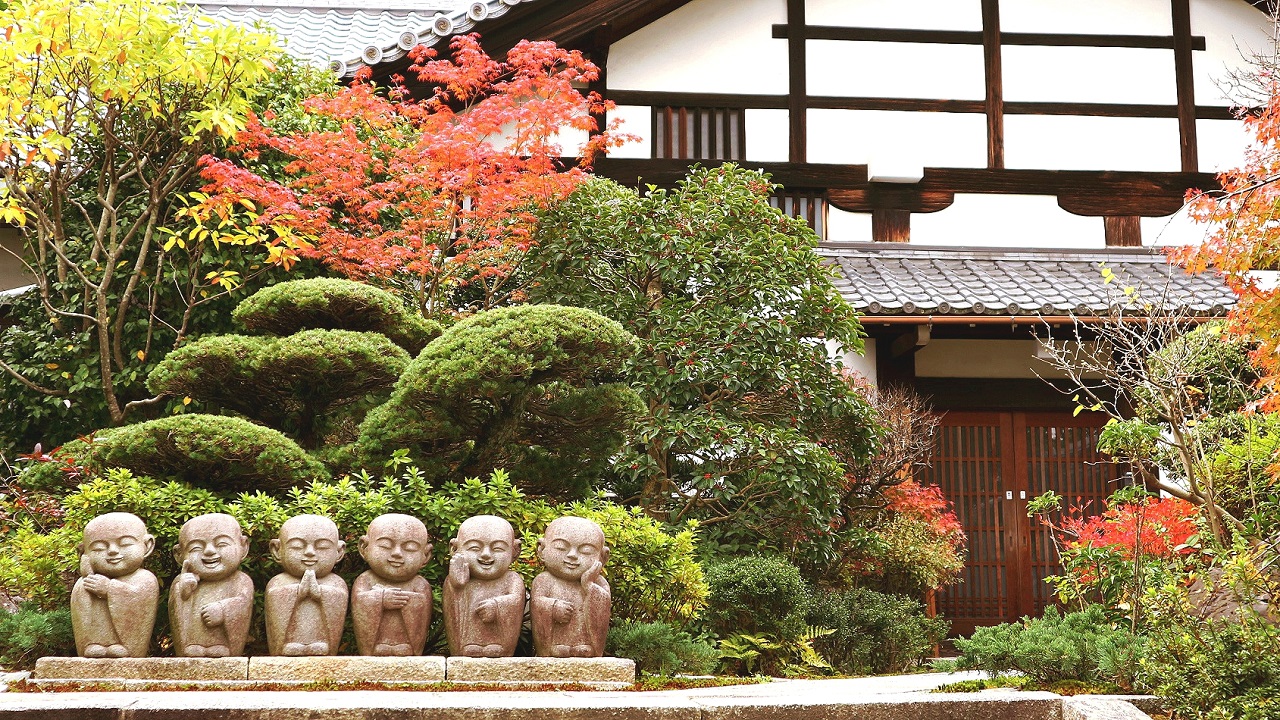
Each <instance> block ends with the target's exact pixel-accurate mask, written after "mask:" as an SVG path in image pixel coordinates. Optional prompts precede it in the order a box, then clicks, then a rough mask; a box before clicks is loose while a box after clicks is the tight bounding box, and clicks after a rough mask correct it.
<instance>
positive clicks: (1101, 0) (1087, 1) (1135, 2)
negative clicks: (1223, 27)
mask: <svg viewBox="0 0 1280 720" xmlns="http://www.w3.org/2000/svg"><path fill="white" fill-rule="evenodd" d="M1233 2H1237V3H1240V0H1233ZM975 4H976V3H975ZM1240 4H1243V3H1240ZM1172 18H1173V14H1172V11H1171V10H1170V7H1169V0H1003V1H1002V2H1001V3H1000V30H1001V32H1036V33H1046V32H1047V33H1108V34H1112V35H1171V34H1173V19H1172Z"/></svg>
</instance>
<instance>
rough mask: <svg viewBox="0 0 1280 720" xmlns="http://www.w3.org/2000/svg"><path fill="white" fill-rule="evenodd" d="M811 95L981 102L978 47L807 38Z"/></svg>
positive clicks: (979, 50) (980, 56)
mask: <svg viewBox="0 0 1280 720" xmlns="http://www.w3.org/2000/svg"><path fill="white" fill-rule="evenodd" d="M808 53H809V55H808V57H807V58H806V60H805V63H806V69H807V70H808V73H809V76H808V85H809V94H810V95H844V96H849V95H854V96H865V97H899V98H937V99H943V100H981V99H982V97H983V94H984V92H985V87H986V85H985V81H984V79H983V77H984V75H983V69H982V48H981V47H980V46H977V45H928V44H921V43H891V42H852V41H848V40H810V41H809V42H808Z"/></svg>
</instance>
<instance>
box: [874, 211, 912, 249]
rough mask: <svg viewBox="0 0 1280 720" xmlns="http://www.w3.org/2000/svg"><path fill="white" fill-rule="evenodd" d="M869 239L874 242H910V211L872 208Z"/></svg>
mask: <svg viewBox="0 0 1280 720" xmlns="http://www.w3.org/2000/svg"><path fill="white" fill-rule="evenodd" d="M871 239H872V240H873V241H875V242H891V243H905V242H911V211H910V210H897V209H891V208H880V209H876V210H872V211H871Z"/></svg>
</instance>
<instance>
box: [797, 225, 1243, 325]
mask: <svg viewBox="0 0 1280 720" xmlns="http://www.w3.org/2000/svg"><path fill="white" fill-rule="evenodd" d="M818 252H819V254H821V255H822V256H823V257H825V258H827V259H828V261H830V262H831V263H833V264H835V265H836V266H837V267H839V268H840V270H841V277H840V278H839V279H838V280H837V282H836V285H837V287H838V288H839V289H840V293H841V294H842V295H844V297H845V299H846V300H848V301H849V303H850V304H852V305H853V306H854V308H855V309H857V310H858V311H859V312H862V313H865V314H867V315H1001V316H1010V315H1014V316H1016V315H1031V316H1034V315H1070V314H1076V315H1091V314H1098V313H1105V312H1107V310H1108V309H1109V308H1110V307H1111V306H1112V305H1113V304H1116V303H1124V302H1125V301H1126V296H1125V294H1124V288H1126V287H1133V288H1134V292H1135V295H1136V296H1137V297H1146V298H1158V299H1162V300H1163V302H1164V303H1165V304H1170V303H1172V304H1174V305H1177V306H1179V307H1182V308H1185V309H1186V310H1188V311H1190V312H1192V313H1195V314H1201V315H1221V314H1223V313H1225V312H1226V311H1227V310H1228V309H1229V308H1230V307H1231V305H1232V304H1234V303H1235V300H1236V296H1235V294H1234V293H1233V292H1232V291H1231V290H1230V289H1229V288H1227V287H1226V286H1225V285H1224V284H1223V283H1222V281H1221V280H1220V279H1219V278H1218V277H1216V276H1215V275H1213V274H1212V273H1205V274H1202V275H1188V274H1186V273H1185V272H1183V271H1182V269H1181V268H1178V267H1175V266H1170V265H1169V264H1168V263H1166V262H1165V259H1164V257H1163V255H1161V254H1160V253H1159V252H1153V251H1147V250H1142V249H1140V248H1108V249H1106V250H1088V251H1080V250H1041V249H1025V250H993V249H974V248H952V247H924V246H909V245H899V244H890V243H858V244H839V245H836V244H832V245H828V246H823V247H821V248H820V249H819V251H818ZM1103 268H1109V269H1110V270H1111V272H1112V273H1114V276H1115V279H1114V280H1112V281H1111V282H1110V283H1107V282H1104V280H1103Z"/></svg>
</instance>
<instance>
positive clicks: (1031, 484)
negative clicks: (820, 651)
mask: <svg viewBox="0 0 1280 720" xmlns="http://www.w3.org/2000/svg"><path fill="white" fill-rule="evenodd" d="M1103 422H1105V418H1103V417H1099V416H1097V415H1094V414H1091V413H1085V414H1081V415H1080V416H1072V415H1071V414H1069V413H1020V412H948V413H946V414H945V415H944V416H943V418H942V424H941V427H939V429H938V439H937V443H936V445H935V449H934V454H933V457H932V460H931V466H930V468H929V469H928V470H926V471H925V472H924V474H923V479H925V480H926V481H928V482H932V483H935V484H937V485H939V486H940V487H941V488H942V490H943V492H944V493H945V494H946V495H947V497H948V498H950V499H951V501H952V502H953V503H955V508H956V515H958V516H959V518H960V522H961V524H963V525H964V529H965V533H966V534H967V535H968V538H969V546H968V549H969V556H968V560H967V562H966V563H965V569H964V572H963V573H962V575H961V582H960V583H959V584H956V585H951V586H948V587H946V588H944V589H942V590H941V591H939V593H938V597H937V608H938V612H939V613H940V614H942V615H943V616H945V617H946V618H947V619H949V620H951V622H952V633H953V634H957V635H967V634H969V633H970V632H972V631H973V628H975V627H979V626H984V625H995V624H998V623H1002V622H1008V621H1011V620H1016V619H1017V618H1019V617H1021V616H1023V615H1029V614H1038V613H1040V612H1041V611H1042V610H1043V609H1044V607H1045V606H1046V605H1047V604H1050V603H1052V602H1053V598H1052V593H1051V592H1050V588H1049V587H1048V585H1047V584H1045V582H1044V578H1045V577H1046V576H1048V575H1052V574H1054V573H1056V572H1058V571H1059V567H1058V564H1057V557H1056V555H1055V554H1054V549H1053V545H1052V543H1051V541H1050V538H1049V532H1048V530H1047V528H1044V527H1042V526H1041V525H1039V523H1037V522H1036V521H1034V520H1031V519H1029V518H1028V517H1027V499H1028V498H1031V497H1035V496H1036V495H1039V494H1041V493H1043V492H1045V491H1047V490H1054V491H1056V492H1057V493H1059V494H1061V495H1063V496H1064V497H1066V499H1067V502H1068V503H1071V504H1073V505H1086V506H1087V508H1088V512H1101V510H1102V509H1103V507H1102V506H1103V503H1102V501H1103V499H1104V498H1106V496H1107V495H1109V494H1110V493H1111V492H1112V491H1113V490H1115V488H1116V484H1117V482H1118V479H1117V478H1118V475H1119V473H1118V470H1117V467H1116V465H1115V464H1113V463H1110V462H1108V461H1107V460H1106V458H1105V457H1103V456H1102V455H1100V454H1099V453H1098V452H1097V450H1096V448H1097V443H1098V433H1099V432H1100V430H1101V427H1102V424H1103Z"/></svg>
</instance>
